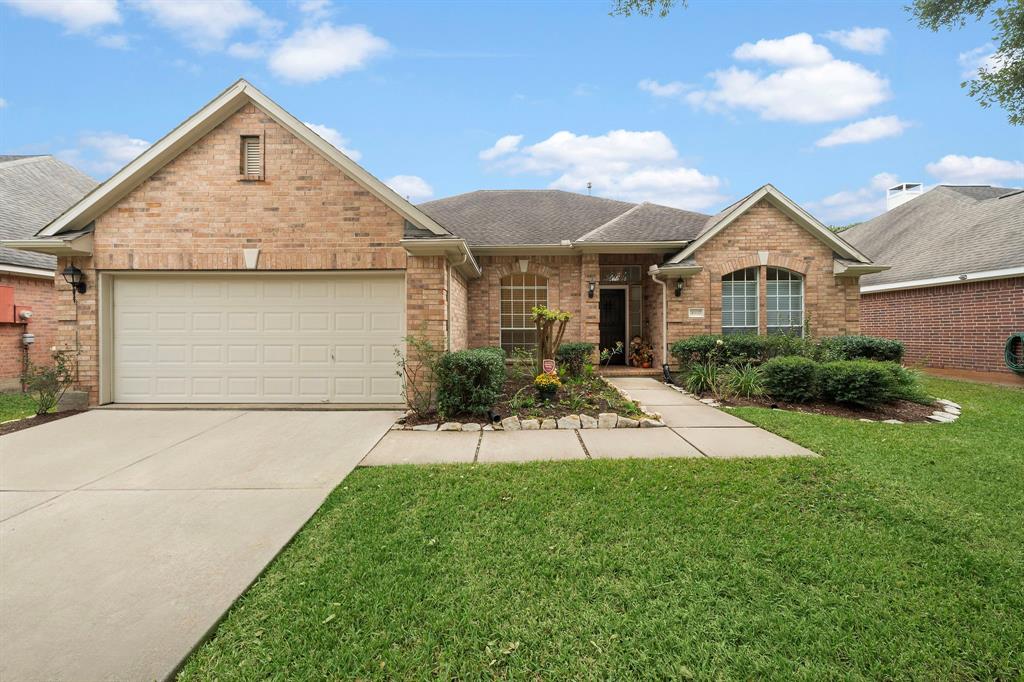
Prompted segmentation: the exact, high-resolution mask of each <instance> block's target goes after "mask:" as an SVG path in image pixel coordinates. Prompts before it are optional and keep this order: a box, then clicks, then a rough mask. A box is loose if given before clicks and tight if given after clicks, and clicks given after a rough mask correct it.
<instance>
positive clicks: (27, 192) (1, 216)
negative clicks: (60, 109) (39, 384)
mask: <svg viewBox="0 0 1024 682" xmlns="http://www.w3.org/2000/svg"><path fill="white" fill-rule="evenodd" d="M95 186H96V182H95V181H94V180H93V179H92V178H90V177H88V176H86V175H83V174H82V173H80V172H78V171H77V170H76V169H74V168H72V167H71V166H69V165H68V164H66V163H64V162H62V161H58V160H57V159H55V158H53V157H52V156H49V155H41V156H0V240H17V239H25V238H30V237H32V235H34V234H35V233H36V232H37V231H39V230H40V229H41V228H43V227H44V226H46V224H47V223H49V222H50V221H51V220H53V219H54V218H56V217H57V216H59V215H60V214H61V213H63V212H64V210H65V209H67V208H68V207H69V206H71V205H72V204H73V203H75V202H76V201H78V200H79V199H81V198H82V195H84V194H85V193H86V192H88V191H89V190H91V189H92V188H93V187H95ZM56 262H57V259H56V258H54V257H53V256H51V255H46V254H41V253H27V252H24V251H16V250H14V249H8V248H3V247H0V391H17V390H20V389H21V374H22V370H23V369H24V366H25V360H26V358H28V359H31V360H32V361H33V362H35V363H37V364H47V363H48V362H49V359H50V349H51V348H52V347H53V346H54V344H55V343H56V341H57V338H56V330H57V293H56V291H55V290H54V288H53V277H54V267H55V266H56ZM26 334H28V335H30V336H29V337H27V338H31V339H34V341H33V343H31V344H29V345H26V344H25V343H24V341H25V339H26Z"/></svg>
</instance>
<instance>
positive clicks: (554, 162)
mask: <svg viewBox="0 0 1024 682" xmlns="http://www.w3.org/2000/svg"><path fill="white" fill-rule="evenodd" d="M521 139H522V136H517V135H509V136H506V137H504V138H502V140H508V142H506V144H505V145H504V146H503V148H504V151H502V152H501V153H494V154H493V155H491V154H489V155H488V157H487V158H489V159H492V160H495V165H494V168H496V169H500V170H504V171H507V172H510V173H517V174H524V173H528V174H535V175H548V176H550V175H554V176H555V177H554V179H553V180H551V182H550V183H549V184H548V187H550V188H552V189H564V190H568V191H572V192H583V191H585V190H586V187H587V183H588V182H589V183H591V184H592V186H593V191H594V193H595V194H598V195H601V196H608V197H613V198H618V199H625V200H628V201H650V202H654V203H658V204H665V205H668V206H677V207H680V208H689V209H693V210H700V209H705V208H708V207H710V206H712V205H715V204H719V203H721V202H722V200H723V199H724V198H725V197H724V195H723V194H722V182H721V180H719V179H718V178H717V177H715V176H713V175H705V174H704V173H701V172H700V171H699V170H697V169H695V168H689V167H686V166H684V165H683V164H682V163H680V162H679V154H678V152H677V151H676V148H675V146H674V145H673V144H672V141H671V140H670V139H669V138H668V136H666V135H665V133H663V132H661V131H633V130H613V131H610V132H608V133H605V134H604V135H595V136H591V135H577V134H576V133H573V132H570V131H567V130H563V131H560V132H557V133H555V134H554V135H552V136H551V137H549V138H547V139H546V140H542V141H540V142H537V143H536V144H532V145H529V146H527V147H522V148H519V143H520V142H521ZM500 142H501V141H500V140H499V143H500ZM497 147H498V145H497V144H496V145H495V147H492V148H491V149H489V150H485V152H484V153H488V152H491V151H492V150H495V149H496V148H497ZM482 154H483V153H482ZM481 158H483V156H482V157H481Z"/></svg>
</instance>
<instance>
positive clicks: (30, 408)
mask: <svg viewBox="0 0 1024 682" xmlns="http://www.w3.org/2000/svg"><path fill="white" fill-rule="evenodd" d="M35 413H36V404H35V402H33V401H32V399H31V398H29V397H28V396H27V395H25V394H23V393H0V422H5V421H10V420H11V419H21V418H22V417H30V416H32V415H33V414H35Z"/></svg>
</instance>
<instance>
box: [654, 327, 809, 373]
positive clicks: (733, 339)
mask: <svg viewBox="0 0 1024 682" xmlns="http://www.w3.org/2000/svg"><path fill="white" fill-rule="evenodd" d="M670 351H671V353H672V356H673V357H674V358H675V359H676V362H677V363H679V365H680V367H688V366H690V365H694V364H701V365H703V364H707V363H709V362H710V363H714V364H716V365H719V366H721V365H746V364H754V365H760V364H762V363H764V362H767V361H768V360H770V359H772V358H775V357H780V356H785V355H798V356H801V357H814V356H815V355H816V348H815V345H814V344H813V343H812V342H810V341H807V340H806V339H802V338H800V337H798V336H789V335H785V334H773V335H771V336H758V335H757V334H726V335H721V334H701V335H699V336H691V337H689V338H686V339H680V340H679V341H676V342H675V343H673V344H672V347H671V348H670Z"/></svg>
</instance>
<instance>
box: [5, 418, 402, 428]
mask: <svg viewBox="0 0 1024 682" xmlns="http://www.w3.org/2000/svg"><path fill="white" fill-rule="evenodd" d="M403 421H404V420H403ZM6 423H7V422H0V424H6ZM404 428H405V425H404V424H402V422H401V421H398V422H395V423H394V424H392V425H391V430H392V431H401V430H402V429H404Z"/></svg>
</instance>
